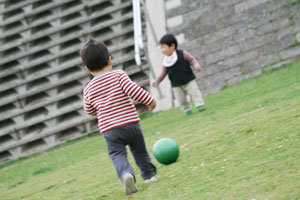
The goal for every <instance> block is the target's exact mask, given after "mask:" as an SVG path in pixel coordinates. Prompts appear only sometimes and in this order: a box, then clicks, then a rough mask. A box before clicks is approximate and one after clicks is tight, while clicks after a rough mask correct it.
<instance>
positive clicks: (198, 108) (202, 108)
mask: <svg viewBox="0 0 300 200" xmlns="http://www.w3.org/2000/svg"><path fill="white" fill-rule="evenodd" d="M197 110H198V111H199V112H202V111H204V110H205V106H204V105H202V106H198V107H197Z"/></svg>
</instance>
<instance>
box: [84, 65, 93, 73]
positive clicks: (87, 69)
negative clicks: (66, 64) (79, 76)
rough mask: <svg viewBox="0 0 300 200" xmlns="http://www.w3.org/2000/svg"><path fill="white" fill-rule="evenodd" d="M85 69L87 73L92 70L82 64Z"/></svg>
mask: <svg viewBox="0 0 300 200" xmlns="http://www.w3.org/2000/svg"><path fill="white" fill-rule="evenodd" d="M84 68H85V70H86V71H87V73H89V74H90V73H92V71H91V70H90V69H89V68H88V67H87V66H84Z"/></svg>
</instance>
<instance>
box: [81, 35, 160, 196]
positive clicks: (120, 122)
mask: <svg viewBox="0 0 300 200" xmlns="http://www.w3.org/2000/svg"><path fill="white" fill-rule="evenodd" d="M80 56H81V58H82V61H83V64H84V65H85V69H86V70H87V72H88V73H90V74H92V75H93V76H94V78H93V79H92V80H91V81H89V82H88V83H87V84H86V86H85V88H84V92H83V105H84V109H85V111H86V112H87V113H88V114H89V115H92V116H97V118H98V126H99V129H100V132H101V134H103V136H104V138H105V141H106V145H107V150H108V154H109V156H110V158H111V160H112V162H113V164H114V167H115V169H116V172H117V174H118V176H119V178H120V180H121V181H122V183H123V185H124V188H125V192H126V194H127V195H129V194H132V193H134V192H136V191H137V188H136V184H135V182H136V178H135V173H134V170H133V168H132V167H131V165H130V164H129V162H128V159H127V151H126V146H127V145H129V147H130V150H131V153H132V155H133V157H134V159H135V162H136V164H137V166H138V167H139V169H140V172H141V176H142V178H143V179H144V181H145V182H146V183H148V182H152V181H155V180H156V178H155V174H156V167H155V165H154V164H153V163H152V162H151V158H150V156H149V153H148V151H147V149H146V145H145V141H144V137H143V133H142V130H141V127H140V125H139V121H140V118H139V116H138V113H137V111H136V108H135V106H134V105H133V103H132V101H131V99H133V100H135V101H137V102H139V103H142V104H145V105H147V106H148V109H149V110H153V109H154V108H155V106H156V101H155V99H154V98H153V97H152V96H151V95H150V94H149V93H148V92H147V91H145V90H144V89H142V88H141V87H140V86H138V85H137V84H136V83H134V82H132V81H131V79H130V78H129V77H128V75H127V74H126V73H125V72H124V71H122V70H112V61H111V57H110V56H109V53H108V50H107V47H106V46H105V44H104V43H102V42H97V41H94V40H92V39H90V40H89V41H88V42H87V43H85V44H84V46H83V47H82V48H81V49H80Z"/></svg>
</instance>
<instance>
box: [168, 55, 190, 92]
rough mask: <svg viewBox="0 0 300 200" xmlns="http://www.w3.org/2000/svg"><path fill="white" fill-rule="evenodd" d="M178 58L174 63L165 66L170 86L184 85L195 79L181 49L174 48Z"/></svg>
mask: <svg viewBox="0 0 300 200" xmlns="http://www.w3.org/2000/svg"><path fill="white" fill-rule="evenodd" d="M176 53H177V57H178V60H177V61H176V63H175V64H174V65H172V66H170V67H166V68H167V72H168V76H169V79H170V81H171V85H172V87H177V86H181V85H185V84H187V83H188V82H190V81H191V80H194V79H196V77H195V75H194V72H193V70H192V69H191V66H190V63H189V62H187V61H185V60H184V57H183V51H182V50H176Z"/></svg>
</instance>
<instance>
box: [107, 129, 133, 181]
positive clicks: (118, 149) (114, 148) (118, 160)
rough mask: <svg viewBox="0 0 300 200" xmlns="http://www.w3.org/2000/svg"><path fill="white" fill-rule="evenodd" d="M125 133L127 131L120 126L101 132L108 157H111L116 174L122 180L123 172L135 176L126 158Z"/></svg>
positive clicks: (126, 142)
mask: <svg viewBox="0 0 300 200" xmlns="http://www.w3.org/2000/svg"><path fill="white" fill-rule="evenodd" d="M127 135H128V134H127V132H126V131H124V130H123V129H121V127H118V128H114V129H111V130H109V131H107V132H105V133H104V134H103V136H104V138H105V141H106V146H107V150H108V154H109V157H110V158H111V160H112V162H113V164H114V167H115V169H116V171H117V174H118V176H119V178H120V180H121V181H122V182H123V180H122V178H123V175H124V174H125V173H130V174H132V175H133V176H134V177H135V174H134V170H133V168H132V167H131V165H130V164H129V162H128V159H127V151H126V145H127V144H128V141H127V139H126V137H128V136H127ZM124 138H125V139H124Z"/></svg>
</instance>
